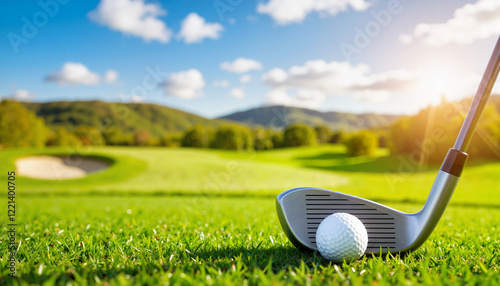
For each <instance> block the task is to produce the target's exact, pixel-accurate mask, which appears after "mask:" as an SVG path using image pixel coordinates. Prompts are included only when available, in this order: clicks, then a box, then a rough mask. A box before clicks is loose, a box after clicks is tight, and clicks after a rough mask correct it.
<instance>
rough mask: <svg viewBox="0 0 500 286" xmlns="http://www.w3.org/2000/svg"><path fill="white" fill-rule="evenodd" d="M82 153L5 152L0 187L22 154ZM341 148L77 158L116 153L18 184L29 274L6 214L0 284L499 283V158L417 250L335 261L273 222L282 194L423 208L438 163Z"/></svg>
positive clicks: (138, 151)
mask: <svg viewBox="0 0 500 286" xmlns="http://www.w3.org/2000/svg"><path fill="white" fill-rule="evenodd" d="M74 151H75V150H70V151H69V152H68V150H64V149H58V148H55V149H41V150H37V149H23V150H3V151H1V152H0V161H1V162H2V163H3V164H1V165H0V172H1V173H0V181H3V182H5V179H6V177H5V174H6V173H7V171H8V170H13V169H14V161H15V158H17V157H19V156H26V155H36V154H68V153H74ZM344 151H345V150H344V149H343V147H342V146H338V145H333V146H332V145H328V146H317V147H309V148H290V149H281V150H271V151H265V152H251V153H238V152H229V151H220V150H199V149H182V148H181V149H166V148H133V147H130V148H125V147H115V148H109V147H99V148H91V149H86V150H85V152H77V153H78V154H80V155H84V156H99V157H101V158H108V159H109V160H111V162H112V163H113V164H112V167H111V168H109V169H108V170H106V171H102V172H98V173H95V174H91V175H89V176H88V177H86V178H82V179H76V180H56V181H47V180H34V179H28V178H21V177H18V178H17V180H16V182H17V187H18V193H17V199H16V201H17V222H18V223H19V225H18V228H17V239H18V242H17V243H18V244H17V246H18V249H19V251H18V256H17V258H18V265H17V266H18V275H19V278H17V279H16V280H13V279H10V278H7V277H6V275H7V274H8V269H7V255H6V252H7V251H6V248H7V238H8V237H7V228H6V226H5V225H6V219H7V215H3V216H0V223H1V226H2V233H0V241H1V242H0V285H5V284H8V285H10V284H14V285H18V284H22V285H24V284H33V285H52V284H58V285H68V283H69V284H73V285H75V284H76V285H94V284H95V285H129V284H143V285H144V284H149V285H159V284H179V285H193V284H195V285H196V284H213V285H235V284H236V285H245V284H249V285H257V284H258V285H279V284H293V285H317V284H332V285H336V284H358V285H364V284H373V285H394V284H404V285H412V284H420V283H422V284H435V285H453V284H455V285H463V284H485V285H495V284H500V273H499V268H500V261H499V254H500V253H499V251H500V234H499V231H498V230H499V229H500V196H498V194H499V193H500V184H499V183H498V174H499V173H500V163H499V162H472V164H469V165H468V166H467V168H466V169H465V171H464V175H463V177H462V180H461V182H460V184H459V187H458V188H457V190H456V191H455V195H454V197H453V198H452V200H451V205H450V207H448V209H447V210H446V212H445V214H444V216H443V218H442V219H441V221H440V223H439V225H438V227H437V229H436V231H435V232H434V233H433V234H432V236H431V237H430V239H429V240H428V241H427V242H426V243H425V244H424V245H423V246H422V247H421V248H419V249H418V250H417V251H416V252H414V253H411V254H409V255H406V256H404V257H400V256H397V255H389V256H384V257H365V258H363V259H361V260H359V261H356V262H352V263H349V264H341V265H334V264H331V263H329V262H327V261H325V260H323V259H322V258H321V257H320V256H319V255H318V254H315V253H302V252H300V251H298V250H296V249H295V248H294V247H293V246H292V245H291V244H290V243H289V242H288V240H287V239H286V237H285V236H284V234H283V232H282V230H281V227H280V226H279V223H278V218H277V216H276V211H275V207H274V200H275V195H276V194H278V193H280V192H281V191H283V190H286V189H288V188H292V187H298V186H307V185H308V186H316V187H324V188H331V189H334V190H337V191H342V192H346V193H350V194H354V195H358V196H362V197H366V198H369V199H374V200H378V201H379V202H383V203H384V204H387V205H389V206H391V207H394V208H396V209H399V210H402V211H407V212H414V211H417V210H418V209H420V208H421V206H422V204H423V202H424V200H425V198H426V197H427V194H428V190H429V189H430V186H431V184H432V181H433V180H434V176H435V174H436V171H437V169H438V168H439V166H427V167H420V168H419V167H418V165H416V164H408V162H409V161H408V160H409V158H407V157H404V156H393V155H389V154H388V152H387V150H380V151H379V153H378V154H376V155H374V156H370V157H359V158H348V157H346V156H345V155H344ZM2 176H3V177H2ZM0 204H2V205H6V197H0Z"/></svg>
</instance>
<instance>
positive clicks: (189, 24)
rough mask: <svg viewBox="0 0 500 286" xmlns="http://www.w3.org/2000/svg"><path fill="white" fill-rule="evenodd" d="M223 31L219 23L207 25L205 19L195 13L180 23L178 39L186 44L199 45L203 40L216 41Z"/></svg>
mask: <svg viewBox="0 0 500 286" xmlns="http://www.w3.org/2000/svg"><path fill="white" fill-rule="evenodd" d="M222 31H224V27H222V25H221V24H219V23H207V22H205V19H204V18H203V17H201V16H200V15H198V14H196V13H191V14H189V15H187V17H186V18H185V19H184V21H182V26H181V31H180V32H179V38H181V39H183V40H184V42H185V43H186V44H193V43H199V42H201V41H203V39H205V38H209V39H213V40H216V39H218V38H219V37H220V34H221V33H222Z"/></svg>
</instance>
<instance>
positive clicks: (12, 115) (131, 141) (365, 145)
mask: <svg viewBox="0 0 500 286" xmlns="http://www.w3.org/2000/svg"><path fill="white" fill-rule="evenodd" d="M379 141H380V140H379V138H378V137H377V136H376V135H375V134H374V133H373V132H370V131H363V132H357V133H352V134H350V133H346V132H344V131H335V132H334V131H332V130H330V128H329V127H328V126H325V125H318V126H315V127H314V128H313V127H310V126H309V125H306V124H302V123H294V124H291V125H289V126H287V127H286V128H285V129H283V130H273V129H270V128H264V127H255V128H249V127H247V126H244V125H241V124H236V123H227V124H222V125H220V126H219V127H211V126H205V125H202V124H197V125H195V126H193V127H192V128H189V129H187V130H186V131H184V132H168V133H165V134H163V135H162V136H161V137H159V138H158V137H153V136H152V135H151V134H150V133H149V131H147V130H144V129H141V130H135V131H134V132H133V133H122V131H120V130H119V129H112V130H106V131H105V132H101V131H100V130H99V129H97V128H95V127H92V126H85V125H80V126H77V127H75V128H74V130H72V131H69V130H67V129H66V128H65V127H57V128H54V129H50V128H48V127H47V126H46V125H45V123H44V121H43V119H42V118H39V117H37V116H36V115H35V114H34V113H33V112H31V111H29V110H27V109H26V108H25V107H24V106H23V105H21V104H19V103H18V102H15V101H8V100H4V101H2V102H1V103H0V146H1V147H3V148H8V147H43V146H72V147H76V146H103V145H110V146H167V147H193V148H215V149H225V150H268V149H274V148H284V147H299V146H311V145H317V144H327V143H334V144H335V143H345V144H346V146H347V147H348V153H349V154H350V155H353V156H357V155H369V154H372V153H373V152H374V150H376V148H377V147H378V146H379Z"/></svg>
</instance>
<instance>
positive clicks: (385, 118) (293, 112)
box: [219, 106, 399, 130]
mask: <svg viewBox="0 0 500 286" xmlns="http://www.w3.org/2000/svg"><path fill="white" fill-rule="evenodd" d="M398 117H399V116H396V115H382V114H373V113H365V114H352V113H342V112H321V111H317V110H311V109H306V108H299V107H289V106H265V107H259V108H253V109H250V110H247V111H241V112H236V113H232V114H229V115H226V116H222V117H220V118H219V119H227V120H233V121H238V122H241V123H245V124H248V125H251V126H252V125H261V126H266V127H273V128H283V127H285V126H287V125H289V124H291V123H295V122H301V123H306V124H309V125H312V126H314V125H319V124H324V125H327V126H329V127H330V128H331V129H333V130H340V129H343V130H358V129H364V128H374V127H383V126H388V125H390V124H391V123H392V122H394V120H396V119H397V118H398Z"/></svg>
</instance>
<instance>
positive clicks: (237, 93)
mask: <svg viewBox="0 0 500 286" xmlns="http://www.w3.org/2000/svg"><path fill="white" fill-rule="evenodd" d="M229 95H230V96H232V97H234V98H237V99H242V98H244V97H245V91H244V90H243V89H241V88H233V89H231V91H230V92H229Z"/></svg>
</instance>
